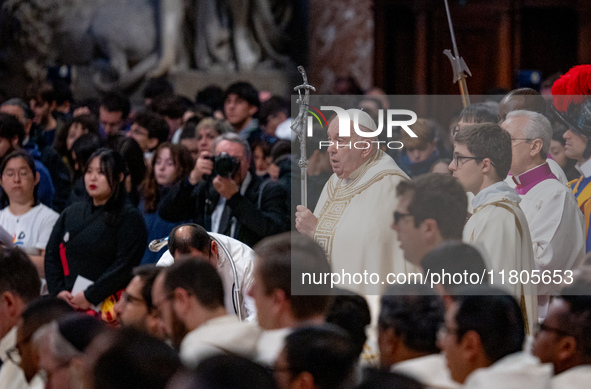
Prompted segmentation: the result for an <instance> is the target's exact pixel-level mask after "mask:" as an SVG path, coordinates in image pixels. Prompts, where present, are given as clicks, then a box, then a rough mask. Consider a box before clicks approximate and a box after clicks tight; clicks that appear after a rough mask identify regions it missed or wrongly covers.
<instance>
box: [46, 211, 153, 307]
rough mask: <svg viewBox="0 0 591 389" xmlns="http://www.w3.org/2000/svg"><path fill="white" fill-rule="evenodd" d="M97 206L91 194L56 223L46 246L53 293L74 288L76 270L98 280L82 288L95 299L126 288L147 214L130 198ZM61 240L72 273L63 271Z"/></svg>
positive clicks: (139, 252) (140, 248) (143, 235)
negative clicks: (119, 202)
mask: <svg viewBox="0 0 591 389" xmlns="http://www.w3.org/2000/svg"><path fill="white" fill-rule="evenodd" d="M108 206H109V205H106V206H104V207H94V206H93V205H92V200H88V201H81V202H78V203H74V204H72V205H71V206H69V207H68V208H66V209H65V210H64V212H63V213H62V214H61V216H60V218H59V219H58V221H57V222H56V223H55V226H54V227H53V231H52V233H51V236H50V238H49V241H48V243H47V248H46V251H45V278H46V280H47V286H48V288H49V293H50V294H52V295H57V294H58V293H59V292H61V291H63V290H68V291H71V290H72V287H73V286H74V282H75V281H76V278H77V276H78V275H81V276H83V277H86V278H88V279H90V280H92V281H94V284H93V285H91V286H89V287H88V288H87V289H86V291H85V292H84V296H85V297H86V299H87V300H88V301H89V302H91V303H92V304H94V305H97V304H99V303H100V302H102V301H103V300H104V299H106V298H107V297H109V296H110V295H112V294H115V293H116V292H117V291H119V290H121V289H123V288H125V287H126V286H127V283H128V282H129V281H130V280H131V278H132V275H131V271H132V269H133V268H134V267H135V266H137V265H139V263H140V261H141V259H142V255H143V254H144V249H145V247H146V244H147V240H148V233H147V230H146V225H145V223H144V219H143V217H142V215H141V214H140V212H139V211H138V210H137V209H136V208H134V207H133V206H132V205H131V204H130V203H129V202H126V203H125V204H124V205H123V206H122V207H121V206H120V207H119V208H116V209H112V208H110V209H106V208H105V207H108ZM60 244H63V246H64V247H65V254H66V258H67V264H68V267H69V273H70V274H69V275H68V276H66V275H64V267H63V266H62V259H61V256H60Z"/></svg>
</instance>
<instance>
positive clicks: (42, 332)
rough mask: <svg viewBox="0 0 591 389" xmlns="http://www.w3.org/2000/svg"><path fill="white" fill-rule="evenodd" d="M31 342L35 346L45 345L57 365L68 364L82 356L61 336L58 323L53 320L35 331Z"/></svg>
mask: <svg viewBox="0 0 591 389" xmlns="http://www.w3.org/2000/svg"><path fill="white" fill-rule="evenodd" d="M33 342H34V343H35V344H36V345H37V346H40V345H42V344H45V345H47V346H48V349H49V352H50V353H51V355H52V357H53V358H54V359H55V360H56V361H57V362H58V363H59V364H66V363H69V362H70V361H71V360H72V359H74V358H76V357H79V356H81V355H82V353H81V352H80V351H79V350H78V349H76V348H75V347H74V346H73V345H72V344H71V343H70V342H68V340H67V339H66V338H64V337H63V336H62V334H61V333H60V331H59V328H58V323H57V321H55V320H54V321H52V322H51V323H48V324H45V325H44V326H41V327H40V328H39V329H38V330H37V331H35V333H34V334H33Z"/></svg>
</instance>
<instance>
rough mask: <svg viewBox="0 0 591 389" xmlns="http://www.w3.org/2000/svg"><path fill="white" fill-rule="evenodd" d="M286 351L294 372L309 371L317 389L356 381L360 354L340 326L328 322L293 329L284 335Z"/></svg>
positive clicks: (290, 370) (340, 385) (346, 384)
mask: <svg viewBox="0 0 591 389" xmlns="http://www.w3.org/2000/svg"><path fill="white" fill-rule="evenodd" d="M285 355H286V359H287V365H288V366H287V368H288V370H289V372H290V373H291V375H292V376H293V377H295V376H297V375H299V374H301V373H303V372H308V373H310V374H311V375H312V377H314V384H315V385H316V387H317V388H318V389H329V388H334V389H338V388H344V387H349V386H350V384H351V383H352V382H354V367H355V363H356V361H357V359H358V358H359V354H357V353H356V352H355V350H354V349H353V347H352V345H351V339H350V338H349V335H348V334H347V333H346V332H345V331H344V330H343V329H341V328H339V327H336V326H333V325H330V324H326V325H323V326H311V327H303V328H298V329H296V330H294V331H293V332H292V333H291V334H289V335H288V336H287V337H286V338H285Z"/></svg>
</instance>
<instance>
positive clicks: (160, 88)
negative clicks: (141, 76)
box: [142, 77, 174, 99]
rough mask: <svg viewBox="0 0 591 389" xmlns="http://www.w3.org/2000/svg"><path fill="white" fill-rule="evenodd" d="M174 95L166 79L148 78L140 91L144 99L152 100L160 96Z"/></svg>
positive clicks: (172, 88)
mask: <svg viewBox="0 0 591 389" xmlns="http://www.w3.org/2000/svg"><path fill="white" fill-rule="evenodd" d="M173 93H174V87H173V86H172V84H171V83H170V82H168V80H166V78H164V77H158V78H150V79H148V81H147V82H146V86H144V89H143V91H142V95H143V96H144V98H145V99H153V98H155V97H157V96H160V95H171V94H173Z"/></svg>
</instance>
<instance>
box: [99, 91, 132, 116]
mask: <svg viewBox="0 0 591 389" xmlns="http://www.w3.org/2000/svg"><path fill="white" fill-rule="evenodd" d="M101 106H102V107H104V108H105V109H106V110H107V111H109V112H121V117H122V118H123V119H124V120H125V119H126V118H127V116H128V115H129V111H130V110H131V103H130V102H129V99H128V98H127V97H126V96H125V95H123V94H121V93H118V92H111V93H107V94H106V95H105V96H104V97H103V98H102V99H101Z"/></svg>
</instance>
